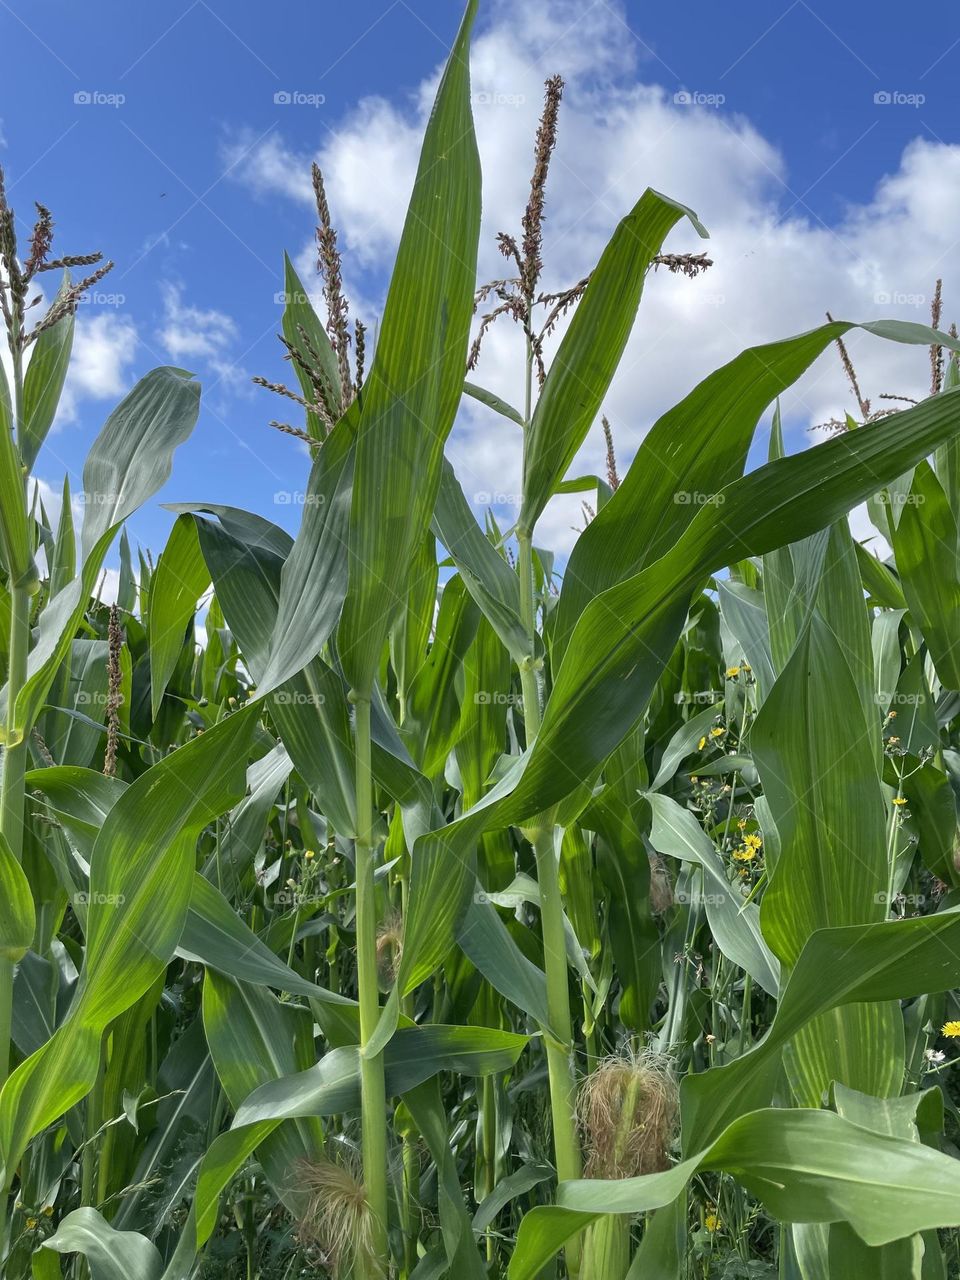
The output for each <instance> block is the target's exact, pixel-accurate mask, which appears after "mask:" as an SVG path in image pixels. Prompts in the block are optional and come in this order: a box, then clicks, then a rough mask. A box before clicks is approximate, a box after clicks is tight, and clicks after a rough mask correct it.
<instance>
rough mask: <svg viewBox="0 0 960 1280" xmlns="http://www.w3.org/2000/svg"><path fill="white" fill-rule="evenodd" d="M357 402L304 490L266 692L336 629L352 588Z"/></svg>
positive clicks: (262, 683)
mask: <svg viewBox="0 0 960 1280" xmlns="http://www.w3.org/2000/svg"><path fill="white" fill-rule="evenodd" d="M357 416H358V411H357V402H354V405H352V406H351V408H350V409H349V410H348V412H347V414H346V416H345V417H343V418H341V420H340V422H339V423H338V424H337V426H336V427H335V428H334V430H333V431H332V432H331V433H330V435H329V436H328V437H327V439H326V440H325V441H324V444H323V448H322V449H320V451H319V453H318V455H317V458H316V460H315V461H314V464H313V468H312V470H311V473H310V481H309V484H308V486H307V492H306V494H305V501H304V506H303V519H302V523H301V526H300V530H299V532H298V534H297V538H296V541H295V542H294V544H293V547H292V548H291V550H290V554H289V555H288V556H287V558H286V560H285V561H284V565H283V570H282V572H281V575H280V596H279V600H278V602H277V612H276V622H275V624H274V634H273V638H272V640H271V643H270V649H269V654H268V657H267V661H266V663H265V669H264V670H263V672H262V673H261V675H260V676H259V677H258V687H259V688H261V689H262V690H263V691H264V692H266V691H267V690H270V689H275V688H277V687H278V686H279V685H281V684H283V683H284V681H285V680H288V679H289V678H290V677H291V676H293V675H296V674H297V672H298V671H300V670H302V668H303V667H304V666H306V664H307V663H308V662H309V661H310V660H311V659H312V658H313V657H315V656H316V655H317V654H318V653H319V652H320V650H321V649H322V648H323V646H324V644H325V643H326V642H327V640H328V639H329V637H330V636H331V635H332V634H333V631H334V628H335V627H336V625H337V620H338V618H339V616H340V609H341V606H342V605H343V599H344V595H345V593H346V590H347V557H346V556H344V554H343V549H344V545H345V543H346V541H347V538H348V531H349V525H350V504H351V497H352V493H353V476H354V450H355V445H354V439H355V431H356V418H357Z"/></svg>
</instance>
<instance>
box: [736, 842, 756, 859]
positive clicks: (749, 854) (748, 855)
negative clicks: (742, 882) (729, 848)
mask: <svg viewBox="0 0 960 1280" xmlns="http://www.w3.org/2000/svg"><path fill="white" fill-rule="evenodd" d="M756 856H757V851H756V849H752V848H750V847H749V846H747V845H744V846H743V847H742V848H740V849H734V851H733V857H734V861H735V862H752V861H753V859H754V858H755V857H756Z"/></svg>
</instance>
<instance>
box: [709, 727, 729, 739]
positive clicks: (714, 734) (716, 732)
mask: <svg viewBox="0 0 960 1280" xmlns="http://www.w3.org/2000/svg"><path fill="white" fill-rule="evenodd" d="M725 733H726V729H723V728H721V727H720V725H717V727H716V728H715V729H711V730H710V737H711V738H722V737H723V735H724V734H725Z"/></svg>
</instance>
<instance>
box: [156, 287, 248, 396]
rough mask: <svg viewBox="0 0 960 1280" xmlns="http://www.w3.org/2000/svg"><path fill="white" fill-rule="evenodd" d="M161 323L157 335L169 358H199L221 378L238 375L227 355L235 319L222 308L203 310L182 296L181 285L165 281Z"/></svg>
mask: <svg viewBox="0 0 960 1280" xmlns="http://www.w3.org/2000/svg"><path fill="white" fill-rule="evenodd" d="M161 293H162V297H163V312H164V323H163V327H162V329H161V330H160V333H159V338H160V342H161V344H162V345H163V348H164V350H165V351H166V352H167V354H168V355H169V356H170V358H171V359H172V360H175V361H177V362H186V363H187V364H189V363H190V362H191V361H197V360H202V361H203V362H204V363H205V364H206V365H208V366H209V367H210V368H211V369H212V370H213V371H214V372H215V373H216V374H218V375H219V376H220V377H221V378H222V379H225V380H226V379H233V378H236V377H237V376H239V370H238V368H237V366H236V364H235V363H234V361H233V360H232V359H231V357H230V354H229V353H230V348H231V347H232V345H233V344H234V342H235V341H236V339H237V337H238V329H237V325H236V323H235V321H234V320H233V319H232V318H231V317H230V316H228V315H226V314H225V313H224V312H222V311H214V310H204V309H203V308H201V307H196V306H193V305H192V304H190V303H187V302H185V301H184V299H183V290H182V288H181V286H180V285H178V284H174V283H171V282H170V281H167V282H166V283H164V284H163V285H162V286H161Z"/></svg>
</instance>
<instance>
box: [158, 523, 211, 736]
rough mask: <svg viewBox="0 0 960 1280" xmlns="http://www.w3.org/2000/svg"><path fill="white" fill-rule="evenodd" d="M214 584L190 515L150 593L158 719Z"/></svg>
mask: <svg viewBox="0 0 960 1280" xmlns="http://www.w3.org/2000/svg"><path fill="white" fill-rule="evenodd" d="M209 585H210V573H209V570H208V569H207V566H206V563H205V561H204V559H203V553H202V552H201V550H200V542H199V539H198V538H197V527H196V524H195V523H194V521H193V519H192V518H191V517H190V516H187V515H183V516H178V517H177V519H176V520H175V521H174V525H173V529H172V530H171V532H170V537H169V538H168V539H167V545H166V546H165V547H164V549H163V552H162V554H161V556H160V559H159V561H158V562H157V569H156V573H155V574H154V577H153V583H152V585H151V590H150V609H149V613H148V617H147V637H148V640H149V644H150V707H151V711H152V712H153V715H154V717H156V714H157V711H158V710H159V707H160V702H161V699H162V698H163V695H164V692H165V690H166V687H167V684H168V683H169V681H170V677H171V676H172V675H173V671H174V668H175V667H176V665H177V660H178V658H179V657H180V652H181V650H182V649H183V637H184V630H185V628H186V626H187V623H188V622H189V621H190V620H191V618H192V617H193V615H194V611H195V610H196V607H197V601H198V600H199V599H200V597H201V595H202V594H203V593H204V591H205V590H206V589H207V587H208V586H209Z"/></svg>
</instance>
